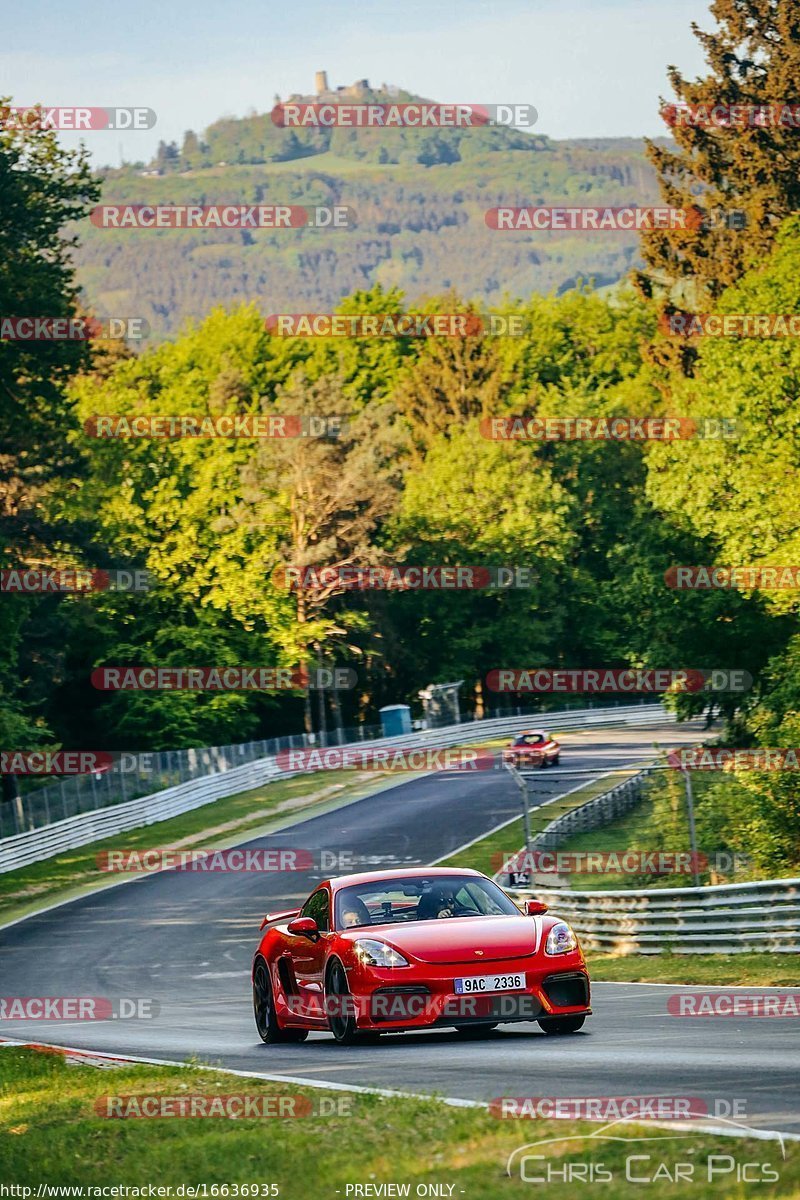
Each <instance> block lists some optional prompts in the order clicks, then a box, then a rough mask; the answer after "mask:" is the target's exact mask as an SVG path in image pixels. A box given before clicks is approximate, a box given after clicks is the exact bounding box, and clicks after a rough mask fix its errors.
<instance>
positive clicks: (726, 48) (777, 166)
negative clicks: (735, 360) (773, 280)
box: [636, 0, 800, 373]
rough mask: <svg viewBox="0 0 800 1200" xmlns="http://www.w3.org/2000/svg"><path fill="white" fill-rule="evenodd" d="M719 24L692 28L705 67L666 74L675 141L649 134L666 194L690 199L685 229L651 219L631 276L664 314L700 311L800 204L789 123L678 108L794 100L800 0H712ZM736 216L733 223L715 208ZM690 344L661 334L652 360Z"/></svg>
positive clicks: (685, 353)
mask: <svg viewBox="0 0 800 1200" xmlns="http://www.w3.org/2000/svg"><path fill="white" fill-rule="evenodd" d="M710 10H711V15H712V16H713V17H714V18H715V20H716V22H717V25H718V28H717V29H715V30H714V31H713V32H703V31H701V30H700V29H699V28H698V27H697V25H695V24H694V23H693V25H692V29H693V31H694V34H695V36H696V37H697V39H698V41H699V42H700V44H701V46H702V47H703V50H704V52H705V55H706V59H707V62H708V67H709V72H708V74H707V75H705V76H704V77H702V78H699V79H695V80H688V79H685V78H684V77H683V76H682V75H681V73H680V72H679V71H678V70H677V68H676V67H670V68H669V80H670V83H671V85H672V88H673V91H674V92H675V95H676V96H677V98H678V104H677V106H676V105H674V104H672V105H666V106H665V108H664V112H665V115H667V116H668V118H669V119H670V123H671V124H672V128H671V133H672V136H673V138H674V140H675V142H676V143H677V149H673V147H672V146H671V145H669V144H664V143H663V142H659V141H648V142H647V156H648V158H649V159H650V162H651V163H652V164H653V166H654V167H655V169H656V172H657V174H658V178H659V183H660V188H661V195H662V198H663V200H664V202H665V203H667V204H669V205H672V206H673V207H675V208H682V209H687V210H688V209H695V208H696V209H697V214H698V217H702V221H701V223H700V224H699V225H698V224H695V225H694V226H693V227H692V228H689V229H656V230H651V231H647V232H645V233H644V234H643V237H642V255H643V257H644V260H645V263H646V269H645V270H644V271H641V272H638V273H637V275H636V280H637V284H638V287H639V289H640V290H641V292H642V293H643V294H644V295H646V296H649V297H653V298H655V299H656V301H657V306H658V308H659V310H660V311H661V312H662V313H664V312H666V313H669V312H672V311H674V309H675V308H676V307H677V308H680V309H688V310H690V311H693V312H704V311H708V307H709V306H711V307H712V309H713V306H714V305H715V303H716V301H717V300H718V298H719V297H720V295H721V293H722V292H723V290H724V289H725V288H727V287H729V286H730V285H731V284H733V283H735V282H736V281H737V279H739V278H740V276H741V275H742V274H743V273H744V272H745V271H747V270H748V269H749V268H750V267H752V266H753V265H754V264H756V263H758V262H759V261H760V260H761V259H762V258H763V256H764V255H765V254H766V253H767V252H768V251H769V249H770V247H771V245H772V243H773V239H774V237H775V233H776V230H777V228H778V226H779V225H780V222H781V221H782V220H783V219H784V218H785V217H787V216H788V215H790V214H791V213H793V212H796V211H797V210H798V209H799V208H800V170H799V169H798V168H799V167H800V147H799V146H798V141H797V130H796V129H795V128H794V125H793V123H792V122H791V121H790V122H789V123H788V124H787V123H785V122H784V123H783V124H772V123H764V124H758V123H752V124H748V123H744V124H742V123H740V122H738V121H735V120H734V121H731V122H730V124H727V125H715V126H710V125H708V124H704V123H702V122H700V123H695V122H694V121H690V120H688V119H686V118H685V117H684V118H681V115H680V109H681V106H682V105H684V106H685V105H688V106H689V107H690V109H694V108H695V107H697V106H705V107H706V108H707V109H711V108H713V107H714V106H716V105H729V106H735V105H745V106H748V105H749V106H754V107H759V106H770V105H774V106H778V108H781V107H783V106H784V105H786V104H791V105H793V104H794V103H795V94H796V91H797V79H798V75H800V10H798V8H797V5H796V4H795V3H794V0H714V2H713V3H712V4H711V6H710ZM733 212H737V213H742V214H743V215H744V220H743V222H739V221H738V220H736V221H735V223H734V224H733V225H731V224H728V223H727V222H726V220H725V214H731V213H733ZM693 349H694V348H693V347H692V346H691V345H687V344H686V343H680V342H675V341H674V340H673V341H670V340H669V339H667V338H659V339H657V340H656V342H655V343H654V347H653V352H654V356H655V358H656V360H657V361H660V362H662V363H668V364H672V365H680V366H682V368H683V370H684V371H686V372H687V373H691V368H692V363H693V361H694V353H693Z"/></svg>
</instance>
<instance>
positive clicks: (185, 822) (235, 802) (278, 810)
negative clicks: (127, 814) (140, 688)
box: [0, 740, 505, 926]
mask: <svg viewBox="0 0 800 1200" xmlns="http://www.w3.org/2000/svg"><path fill="white" fill-rule="evenodd" d="M503 744H505V743H504V742H503V741H502V740H497V741H492V742H486V741H482V742H480V741H476V742H475V743H470V745H471V747H472V748H474V749H487V748H492V749H495V748H497V747H498V746H500V745H503ZM416 774H417V773H416V772H410V771H405V772H400V771H398V772H386V771H371V770H368V771H357V770H353V771H343V770H333V771H315V772H313V773H312V774H305V775H296V776H294V777H293V778H292V779H280V780H276V781H275V782H274V783H267V784H264V785H263V786H262V787H259V788H254V789H252V790H251V791H248V792H239V793H238V794H237V795H235V796H228V797H226V798H225V799H222V800H215V801H213V802H212V803H211V804H204V805H202V806H201V807H200V808H195V809H193V810H192V811H191V812H187V813H182V814H180V815H179V816H177V817H171V818H170V819H169V820H167V821H159V822H158V823H157V824H155V825H148V826H144V827H142V828H140V829H133V830H131V831H130V832H128V833H120V834H115V835H114V836H113V837H110V838H104V839H103V840H102V841H97V842H91V843H89V844H88V845H86V846H80V847H78V848H77V849H75V850H69V851H67V852H66V853H64V854H60V855H58V856H57V857H55V858H48V859H45V860H44V861H43V862H39V863H33V864H31V866H28V867H22V868H20V869H19V870H17V871H7V872H4V873H3V874H0V926H2V924H3V923H4V922H7V921H13V920H15V919H16V918H17V917H24V916H28V915H29V914H30V913H33V912H36V911H37V910H38V909H40V908H44V907H46V906H47V904H52V903H55V902H57V901H59V900H63V899H70V898H72V897H73V896H75V895H79V894H80V893H81V892H84V891H88V890H90V889H93V888H97V887H100V886H108V885H111V884H113V883H116V882H119V880H120V878H122V876H121V875H119V874H116V873H108V872H105V871H100V870H99V869H98V867H97V855H98V854H100V853H101V852H102V851H105V850H114V849H120V848H125V849H129V850H150V849H154V848H156V847H169V848H170V849H172V848H176V847H178V846H182V847H186V846H190V845H195V846H199V845H202V846H203V847H209V848H211V847H219V848H221V847H226V846H234V845H238V844H239V843H240V842H242V841H246V840H248V839H249V838H253V837H257V836H260V835H261V834H266V833H269V832H271V831H274V830H275V829H277V828H278V827H285V826H286V825H288V824H291V823H292V821H293V820H301V819H303V818H305V817H306V816H309V815H312V814H314V813H319V812H324V811H326V810H327V809H330V808H333V807H335V806H337V805H340V804H342V803H346V802H347V801H348V800H352V799H359V798H361V797H363V796H366V795H370V794H371V793H374V792H377V791H381V790H383V789H384V788H386V787H391V786H393V785H394V784H397V783H403V782H405V781H407V780H409V779H413V778H415V777H416Z"/></svg>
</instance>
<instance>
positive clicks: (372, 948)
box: [355, 938, 408, 967]
mask: <svg viewBox="0 0 800 1200" xmlns="http://www.w3.org/2000/svg"><path fill="white" fill-rule="evenodd" d="M355 949H356V954H357V955H358V957H359V959H360V960H361V962H362V963H365V964H366V965H367V966H368V967H407V966H408V959H407V958H404V957H403V955H402V954H401V953H400V951H399V950H395V948H394V946H387V945H386V942H376V941H373V940H372V938H359V939H358V941H357V942H356V943H355Z"/></svg>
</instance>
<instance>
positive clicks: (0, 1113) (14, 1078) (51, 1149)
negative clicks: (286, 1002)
mask: <svg viewBox="0 0 800 1200" xmlns="http://www.w3.org/2000/svg"><path fill="white" fill-rule="evenodd" d="M377 1052H378V1053H380V1051H377ZM468 1053H469V1046H467V1045H465V1046H464V1047H463V1050H462V1054H468ZM531 1057H532V1058H533V1057H534V1047H531ZM264 1059H265V1066H266V1065H267V1063H268V1059H269V1050H268V1049H266V1048H265V1050H264ZM528 1090H529V1091H530V1090H532V1091H533V1092H536V1091H537V1087H533V1088H532V1089H530V1088H529V1089H528ZM578 1090H579V1091H580V1090H581V1089H578ZM524 1091H525V1088H524V1087H522V1086H521V1081H520V1080H519V1079H510V1080H509V1089H508V1093H509V1095H511V1094H513V1095H520V1094H522V1093H523V1092H524ZM541 1091H542V1089H541V1086H539V1087H538V1093H539V1094H540V1093H541ZM643 1091H646V1089H643ZM152 1093H159V1094H161V1095H165V1096H183V1097H185V1096H187V1095H189V1094H191V1095H197V1094H199V1093H202V1094H204V1095H206V1096H214V1095H217V1096H220V1095H230V1094H231V1093H245V1094H247V1095H249V1096H254V1095H255V1096H259V1097H269V1096H272V1097H277V1096H280V1095H283V1096H289V1095H292V1096H298V1095H300V1096H304V1097H306V1098H307V1100H308V1101H310V1103H311V1104H312V1105H320V1104H321V1103H323V1104H325V1105H326V1106H328V1110H329V1111H330V1109H331V1108H333V1109H334V1112H333V1115H318V1116H317V1115H314V1116H308V1117H304V1118H300V1119H290V1118H277V1117H269V1118H262V1119H257V1118H240V1119H236V1120H232V1119H229V1118H224V1117H217V1118H213V1119H207V1120H202V1119H197V1118H195V1119H191V1118H184V1119H180V1118H160V1119H151V1120H144V1119H129V1120H125V1119H119V1118H117V1119H108V1118H104V1117H102V1116H99V1115H98V1114H97V1112H96V1111H95V1108H94V1105H95V1103H96V1102H97V1101H101V1104H102V1103H103V1101H102V1097H107V1096H132V1095H138V1096H141V1095H143V1094H152ZM337 1103H338V1104H340V1105H345V1106H346V1108H345V1110H344V1111H342V1112H339V1113H336V1111H335V1106H336V1104H337ZM599 1128H600V1126H599V1125H597V1124H591V1123H588V1122H582V1123H580V1124H579V1123H575V1122H565V1121H559V1122H554V1121H538V1120H537V1121H532V1120H519V1119H517V1120H500V1119H498V1118H497V1117H495V1116H493V1115H491V1114H490V1113H489V1112H487V1111H486V1110H483V1109H470V1108H456V1107H453V1106H449V1105H444V1104H441V1103H438V1102H437V1101H435V1100H417V1099H398V1098H390V1097H378V1096H368V1095H352V1096H348V1095H346V1094H345V1093H341V1092H325V1091H322V1090H316V1089H303V1088H300V1087H297V1086H296V1085H294V1084H280V1083H275V1082H268V1081H264V1080H258V1079H246V1078H239V1077H235V1076H230V1075H224V1074H221V1073H219V1072H211V1071H200V1070H196V1069H187V1070H181V1069H177V1068H171V1067H149V1066H135V1067H124V1068H122V1069H119V1070H102V1071H101V1070H97V1069H94V1068H92V1067H88V1066H69V1065H67V1064H66V1063H65V1062H64V1060H63V1058H61V1057H60V1056H56V1055H50V1054H42V1053H37V1052H35V1051H32V1050H24V1049H20V1048H17V1047H7V1048H5V1049H2V1050H0V1161H1V1162H2V1182H3V1183H5V1184H7V1185H8V1184H15V1185H17V1186H20V1185H22V1186H29V1187H33V1188H34V1189H35V1187H36V1185H37V1184H40V1183H43V1184H62V1185H63V1184H66V1185H69V1184H73V1185H75V1184H78V1185H82V1186H83V1187H88V1186H103V1185H106V1186H107V1185H114V1184H118V1185H119V1184H121V1185H123V1186H128V1187H137V1186H138V1187H141V1186H143V1185H144V1188H145V1191H144V1195H145V1196H146V1195H147V1185H148V1184H153V1185H155V1186H159V1187H166V1186H170V1187H172V1188H175V1187H176V1186H178V1185H180V1184H188V1185H195V1186H197V1185H203V1184H205V1185H206V1187H207V1189H208V1193H207V1194H208V1195H209V1196H210V1195H211V1194H212V1193H211V1188H212V1187H213V1186H214V1185H222V1184H239V1185H243V1184H253V1183H259V1184H267V1185H268V1184H276V1185H277V1187H278V1189H279V1194H280V1196H281V1197H282V1198H284V1200H327V1198H328V1197H330V1200H335V1198H336V1196H337V1194H338V1195H339V1196H341V1197H342V1200H344V1198H345V1196H346V1187H347V1185H348V1184H361V1185H365V1184H369V1183H372V1184H380V1183H383V1182H391V1183H400V1184H409V1185H410V1192H409V1194H410V1195H411V1196H414V1195H415V1194H416V1188H417V1185H419V1184H431V1183H437V1184H439V1185H441V1184H445V1185H452V1186H453V1190H452V1193H451V1195H452V1196H453V1197H461V1196H462V1195H463V1196H466V1197H468V1200H502V1198H505V1197H509V1198H510V1200H514V1198H522V1197H530V1196H531V1195H532V1194H533V1192H532V1190H531V1183H530V1182H526V1181H523V1180H522V1179H521V1178H520V1174H519V1169H518V1168H517V1169H516V1170H515V1173H514V1174H513V1175H512V1176H511V1177H507V1176H506V1174H505V1166H506V1160H507V1157H508V1155H509V1154H510V1153H511V1151H513V1150H515V1149H517V1148H518V1147H520V1146H522V1145H524V1144H526V1143H530V1142H534V1141H538V1140H540V1139H548V1138H556V1137H558V1139H559V1140H558V1142H556V1143H555V1144H550V1145H546V1146H544V1147H541V1148H537V1149H535V1150H533V1151H532V1153H543V1154H546V1155H547V1158H548V1160H550V1161H551V1162H552V1166H553V1168H557V1169H559V1170H563V1166H564V1162H565V1161H568V1162H572V1163H587V1164H588V1163H593V1162H594V1163H596V1162H598V1161H602V1163H603V1164H604V1166H605V1168H606V1170H608V1171H610V1172H612V1174H613V1176H614V1182H613V1183H606V1184H605V1185H604V1186H603V1188H602V1195H603V1196H604V1197H609V1200H627V1198H628V1197H633V1196H639V1197H640V1196H641V1195H642V1189H641V1185H640V1184H635V1183H626V1182H625V1159H626V1157H628V1156H629V1155H633V1154H652V1156H653V1164H654V1167H655V1163H658V1162H661V1161H662V1160H663V1161H664V1162H665V1163H668V1164H674V1163H675V1162H687V1161H691V1162H694V1163H696V1164H698V1180H697V1182H695V1183H693V1184H688V1183H686V1184H683V1185H682V1186H676V1187H674V1188H673V1187H670V1186H668V1185H664V1184H661V1185H660V1186H659V1189H658V1192H657V1194H658V1195H659V1196H662V1195H666V1196H673V1195H674V1196H687V1197H688V1196H691V1197H693V1198H698V1200H708V1198H710V1197H715V1198H716V1200H719V1198H720V1197H744V1196H745V1194H746V1192H745V1185H739V1186H737V1185H736V1184H735V1183H734V1184H723V1185H722V1186H721V1185H720V1183H719V1182H713V1183H708V1182H706V1179H705V1164H706V1161H707V1157H708V1156H709V1155H712V1154H720V1155H721V1154H730V1155H732V1156H734V1158H735V1159H736V1160H737V1161H738V1162H756V1163H770V1164H771V1166H772V1168H773V1169H774V1170H775V1171H777V1172H778V1174H779V1181H778V1182H777V1183H774V1184H772V1183H765V1184H760V1185H759V1187H758V1195H759V1196H763V1197H790V1196H793V1195H797V1189H798V1188H800V1145H796V1144H792V1143H788V1144H787V1146H786V1159H785V1160H784V1159H783V1158H782V1155H781V1150H780V1147H779V1145H778V1144H777V1143H776V1142H756V1141H754V1140H744V1139H742V1140H740V1139H736V1140H735V1141H734V1140H732V1139H730V1138H725V1137H723V1136H721V1135H711V1134H701V1133H689V1134H683V1135H681V1136H677V1131H675V1132H673V1131H669V1130H668V1131H665V1130H663V1129H657V1128H652V1127H650V1128H647V1127H646V1126H643V1125H640V1126H630V1125H626V1126H625V1130H624V1135H625V1137H626V1138H634V1137H636V1138H646V1139H648V1141H642V1140H636V1141H632V1142H630V1143H627V1144H626V1143H623V1142H616V1141H608V1140H606V1141H602V1142H599V1143H598V1142H595V1143H594V1144H593V1143H592V1142H591V1141H587V1140H586V1139H585V1137H584V1138H583V1139H582V1140H580V1141H575V1142H572V1141H566V1140H565V1139H567V1138H571V1137H575V1136H577V1135H579V1134H583V1135H585V1134H589V1133H592V1132H595V1133H596V1132H597V1130H598V1129H599ZM612 1132H613V1133H614V1134H616V1135H619V1133H620V1129H619V1127H618V1126H617V1127H615V1128H614V1130H613V1131H612ZM650 1139H658V1140H657V1141H650ZM662 1139H666V1140H662ZM673 1139H676V1140H673ZM643 1165H644V1164H642V1163H637V1167H642V1166H643ZM701 1165H702V1169H701ZM537 1166H538V1167H539V1169H541V1164H537ZM654 1167H653V1169H654ZM529 1169H532V1167H531V1168H529ZM727 1178H730V1176H728V1177H727ZM734 1178H735V1177H734ZM575 1192H576V1186H575V1184H574V1183H565V1182H563V1181H559V1182H553V1183H550V1184H549V1186H548V1188H547V1195H548V1197H550V1198H551V1200H567V1197H573V1196H574V1195H575ZM219 1194H220V1193H219V1191H217V1192H216V1195H219ZM228 1194H229V1195H232V1194H233V1193H232V1191H231V1192H229V1193H228ZM259 1194H262V1193H260V1192H259ZM363 1194H364V1193H362V1195H363ZM372 1194H377V1193H372ZM445 1194H447V1193H445ZM350 1195H351V1196H352V1195H353V1193H352V1192H351V1193H350Z"/></svg>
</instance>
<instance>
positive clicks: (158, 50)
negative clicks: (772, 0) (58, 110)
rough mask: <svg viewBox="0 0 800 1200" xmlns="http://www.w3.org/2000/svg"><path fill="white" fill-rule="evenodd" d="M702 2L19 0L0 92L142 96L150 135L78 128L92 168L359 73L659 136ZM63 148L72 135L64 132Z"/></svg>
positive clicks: (80, 99) (40, 99) (562, 123)
mask: <svg viewBox="0 0 800 1200" xmlns="http://www.w3.org/2000/svg"><path fill="white" fill-rule="evenodd" d="M692 21H696V22H697V23H698V24H699V25H700V27H701V28H704V29H707V28H712V27H713V21H712V18H711V17H710V15H709V13H708V10H707V4H706V3H705V2H704V0H672V2H671V3H670V4H668V5H667V4H663V3H662V2H661V0H458V2H457V3H456V2H455V0H401V2H399V3H398V2H396V0H395V2H392V3H389V2H387V0H329V2H327V3H325V2H324V0H293V2H292V3H291V4H279V3H276V2H275V0H223V2H222V3H220V2H218V0H191V2H189V0H137V3H136V4H132V5H127V6H126V5H117V4H104V5H89V6H86V7H85V8H84V7H82V6H79V5H75V4H73V3H67V2H66V0H26V2H25V3H24V4H15V5H11V4H9V3H8V0H7V4H6V7H5V8H4V9H3V10H2V30H3V36H2V42H0V95H2V94H4V93H5V94H9V95H11V96H12V97H13V99H14V100H15V101H16V102H17V103H25V104H32V103H41V104H47V105H63V106H73V105H86V106H97V107H105V106H126V105H131V106H140V107H146V108H151V109H154V110H155V112H156V114H157V123H156V125H155V127H154V128H153V129H151V130H140V131H137V132H128V133H125V134H120V133H118V132H111V131H102V130H97V131H93V132H89V133H87V134H86V135H85V137H86V144H87V146H88V147H89V149H90V151H91V152H92V156H93V161H94V162H95V165H101V164H117V163H119V161H120V159H121V157H122V158H124V159H126V160H128V161H138V160H143V161H147V160H149V159H150V157H151V156H152V154H153V152H154V151H155V148H156V145H157V143H158V141H159V140H160V139H162V138H163V139H164V140H165V141H172V140H177V141H178V143H179V144H180V142H181V141H182V139H183V134H184V131H185V130H187V129H194V130H196V131H198V132H199V131H200V130H202V129H204V128H205V127H206V126H207V125H209V124H210V123H211V122H212V121H214V120H216V119H217V118H219V117H221V116H226V115H228V116H229V115H234V116H244V115H245V114H246V113H247V112H249V111H252V110H256V111H258V112H264V111H268V110H269V109H271V108H272V105H273V100H274V96H275V94H276V93H278V94H279V95H280V96H282V97H284V98H285V97H286V96H288V94H289V93H291V92H302V93H306V92H311V91H313V85H314V73H315V71H317V70H327V72H328V80H329V83H330V85H331V86H336V85H337V84H347V83H352V82H353V81H354V80H356V79H362V78H366V79H369V81H370V83H372V84H373V85H376V84H380V83H383V82H386V83H392V84H396V85H398V86H401V87H403V88H405V89H407V90H408V91H410V92H413V93H416V94H418V95H421V96H425V97H427V98H430V99H434V100H439V101H442V102H448V103H452V102H459V101H460V102H463V103H482V104H497V103H511V104H533V105H534V106H535V107H536V109H537V110H538V113H539V123H538V126H537V131H538V132H541V133H545V134H547V135H549V136H550V137H554V138H572V137H621V136H633V137H641V136H643V135H648V136H658V135H659V134H664V133H665V132H667V131H666V128H665V126H664V125H663V122H662V121H661V120H660V118H659V116H658V104H659V96H664V97H669V95H670V92H669V85H668V82H667V76H666V68H667V65H668V64H674V65H676V66H677V67H679V69H680V70H681V71H682V72H683V73H684V74H685V75H688V76H690V77H693V76H695V75H698V74H704V73H705V71H704V64H703V58H702V54H701V52H700V49H699V46H698V45H697V43H696V41H695V39H694V37H693V36H692V33H691V22H692ZM62 140H63V141H64V143H65V145H75V144H77V140H78V139H77V137H76V136H75V135H71V134H64V135H62Z"/></svg>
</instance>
